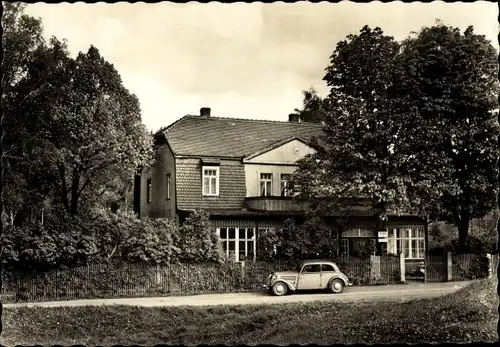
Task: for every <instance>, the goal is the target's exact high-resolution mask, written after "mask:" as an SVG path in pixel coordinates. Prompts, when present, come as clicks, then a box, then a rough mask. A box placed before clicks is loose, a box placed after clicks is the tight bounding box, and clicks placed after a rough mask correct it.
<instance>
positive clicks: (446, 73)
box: [294, 24, 497, 241]
mask: <svg viewBox="0 0 500 347" xmlns="http://www.w3.org/2000/svg"><path fill="white" fill-rule="evenodd" d="M496 56H497V53H496V52H495V50H494V48H493V47H492V46H491V44H490V43H489V42H487V41H486V40H485V38H484V37H483V36H479V35H475V34H474V33H473V30H472V28H469V29H467V30H466V31H465V32H464V33H463V34H462V33H461V32H460V30H459V29H456V28H451V27H447V26H444V25H441V24H439V25H436V26H433V27H430V28H424V29H422V30H421V31H420V32H419V33H416V34H415V35H413V36H411V37H409V38H408V39H407V40H405V41H403V42H402V43H398V42H396V41H395V40H394V39H393V38H392V37H390V36H387V35H385V34H384V33H383V32H382V30H381V29H380V28H375V29H371V28H369V27H367V26H365V27H364V28H362V30H361V31H360V32H359V33H358V34H356V35H349V36H348V37H347V38H346V40H343V41H341V42H339V43H338V44H337V46H336V49H335V51H334V52H333V54H332V56H331V59H330V65H329V66H328V67H327V68H326V74H325V77H324V80H325V81H326V83H327V85H328V86H329V87H330V94H329V95H328V96H327V98H325V99H324V100H322V102H321V107H322V113H323V121H324V129H323V130H324V131H323V136H322V137H321V138H320V139H319V141H318V142H319V145H320V149H319V150H318V152H317V153H316V154H314V155H312V156H309V157H306V158H304V160H302V161H301V162H299V168H298V170H297V171H296V174H295V175H294V181H295V183H297V184H298V186H299V187H300V192H299V193H300V195H299V197H302V198H308V199H313V200H314V199H315V200H317V201H319V200H321V201H328V200H327V199H326V200H325V198H336V199H337V200H338V199H339V198H340V199H341V200H342V198H355V199H358V198H369V199H370V200H371V201H372V203H373V207H375V208H376V209H377V211H378V212H379V216H380V217H382V218H383V217H385V213H386V211H387V209H388V208H389V207H391V206H392V207H396V208H399V209H410V210H413V211H415V212H417V213H420V214H421V215H425V216H430V217H431V218H434V219H438V220H444V221H447V222H452V223H454V224H455V225H456V226H457V227H459V229H460V230H461V232H460V238H461V240H462V241H463V240H465V238H466V236H467V227H468V225H469V221H470V220H471V218H473V217H474V218H475V217H481V216H484V215H485V214H486V213H487V212H488V211H490V210H491V209H492V207H493V205H494V189H495V188H496V184H495V175H496V173H495V165H494V163H495V158H496V156H497V151H496V143H495V135H496V133H497V127H496V123H495V118H494V115H493V111H494V110H495V109H496V108H497V102H496V97H497V77H496V73H497V61H496V59H497V58H496ZM319 206H322V207H323V208H328V209H331V207H332V206H331V205H330V206H329V205H328V204H322V205H319Z"/></svg>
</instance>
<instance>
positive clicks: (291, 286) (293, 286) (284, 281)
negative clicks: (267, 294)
mask: <svg viewBox="0 0 500 347" xmlns="http://www.w3.org/2000/svg"><path fill="white" fill-rule="evenodd" d="M278 282H283V283H285V284H286V285H287V287H288V289H290V290H293V291H295V290H296V287H295V285H294V284H293V283H292V282H290V281H288V280H284V279H281V278H278V279H276V280H275V281H274V282H273V283H272V284H271V286H270V287H272V286H274V285H275V284H276V283H278Z"/></svg>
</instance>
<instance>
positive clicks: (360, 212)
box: [245, 196, 412, 216]
mask: <svg viewBox="0 0 500 347" xmlns="http://www.w3.org/2000/svg"><path fill="white" fill-rule="evenodd" d="M245 203H246V205H247V208H248V210H250V211H256V212H305V211H306V210H307V209H308V207H309V206H310V202H309V201H305V200H302V201H301V200H296V199H294V198H293V197H282V196H256V197H247V198H245ZM346 213H347V214H348V215H351V216H371V215H374V214H375V213H376V210H375V209H374V208H373V207H372V206H371V205H366V204H365V205H363V204H351V205H349V206H337V207H335V208H334V210H332V211H330V212H329V213H328V214H329V215H332V216H342V215H345V214H346ZM387 213H388V214H389V215H393V216H394V215H400V216H409V215H412V214H411V212H408V211H397V210H396V209H395V208H394V207H393V206H390V207H389V208H388V209H387Z"/></svg>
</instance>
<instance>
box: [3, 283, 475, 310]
mask: <svg viewBox="0 0 500 347" xmlns="http://www.w3.org/2000/svg"><path fill="white" fill-rule="evenodd" d="M470 283H471V282H447V283H426V284H416V283H415V284H407V285H384V286H370V287H349V288H345V289H344V292H343V293H342V294H331V293H303V294H302V293H299V294H293V295H286V296H282V297H276V296H272V295H270V294H269V293H267V292H257V293H230V294H203V295H190V296H169V297H151V298H123V299H93V300H71V301H51V302H36V303H19V304H5V305H4V307H5V308H9V307H21V306H29V307H33V306H42V307H57V306H99V305H131V306H144V307H162V306H213V305H256V304H257V305H258V304H280V303H285V302H311V301H381V300H382V301H384V300H385V301H407V300H411V299H418V298H429V297H436V296H441V295H446V294H449V293H452V292H455V291H457V290H458V289H460V288H463V287H465V286H467V285H469V284H470Z"/></svg>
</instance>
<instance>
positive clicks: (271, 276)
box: [269, 274, 278, 281]
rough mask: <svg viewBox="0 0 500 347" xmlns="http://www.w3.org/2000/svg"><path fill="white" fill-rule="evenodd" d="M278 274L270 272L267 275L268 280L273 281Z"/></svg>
mask: <svg viewBox="0 0 500 347" xmlns="http://www.w3.org/2000/svg"><path fill="white" fill-rule="evenodd" d="M277 277H278V276H276V274H270V275H269V280H270V281H274V280H275V279H276V278H277Z"/></svg>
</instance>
